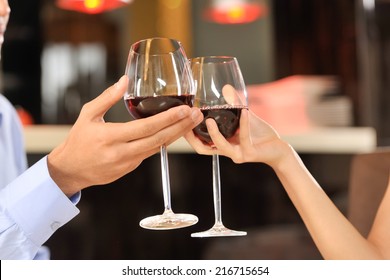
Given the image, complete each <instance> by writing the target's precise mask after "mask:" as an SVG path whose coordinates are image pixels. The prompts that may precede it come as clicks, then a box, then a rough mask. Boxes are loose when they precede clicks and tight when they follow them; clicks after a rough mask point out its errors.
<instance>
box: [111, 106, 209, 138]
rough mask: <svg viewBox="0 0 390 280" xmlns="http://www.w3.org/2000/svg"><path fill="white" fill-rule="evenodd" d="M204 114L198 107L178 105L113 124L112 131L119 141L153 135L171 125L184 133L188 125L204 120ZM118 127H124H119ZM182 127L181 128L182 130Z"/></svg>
mask: <svg viewBox="0 0 390 280" xmlns="http://www.w3.org/2000/svg"><path fill="white" fill-rule="evenodd" d="M202 118H203V115H202V113H201V112H200V110H199V109H198V108H190V107H188V106H186V105H183V106H177V107H174V108H171V109H169V110H167V111H164V112H162V113H159V114H157V115H155V116H151V117H148V118H145V119H139V120H134V121H130V122H127V123H115V124H112V127H113V129H112V133H113V134H116V135H115V137H116V139H118V141H121V142H129V141H133V140H137V139H141V138H146V137H149V136H153V135H155V134H156V133H158V132H159V131H161V130H163V129H166V128H168V127H170V126H173V125H176V124H179V126H175V128H174V129H176V130H179V131H178V133H181V134H184V133H185V132H187V131H184V129H185V127H187V126H195V125H197V124H199V123H200V122H201V121H202ZM118 127H122V128H121V129H118ZM180 129H181V130H180Z"/></svg>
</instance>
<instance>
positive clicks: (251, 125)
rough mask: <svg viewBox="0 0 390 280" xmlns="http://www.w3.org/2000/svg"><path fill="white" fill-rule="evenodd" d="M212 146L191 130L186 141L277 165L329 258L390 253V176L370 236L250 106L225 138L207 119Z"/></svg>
mask: <svg viewBox="0 0 390 280" xmlns="http://www.w3.org/2000/svg"><path fill="white" fill-rule="evenodd" d="M206 124H207V129H208V131H209V134H210V136H211V138H212V140H213V143H214V146H213V147H211V146H209V145H206V144H204V143H202V141H200V140H199V139H198V138H197V137H196V136H195V135H194V133H193V132H189V133H187V134H186V139H187V141H188V142H189V143H190V144H191V145H192V147H193V148H194V149H195V150H196V151H197V152H198V153H200V154H205V155H212V154H215V153H217V154H219V155H222V156H227V157H230V158H231V159H232V160H233V161H234V162H235V163H244V162H263V163H266V164H268V165H269V166H271V167H272V168H273V170H274V171H275V173H276V175H277V176H278V178H279V180H280V181H281V183H282V185H283V187H284V189H285V190H286V192H287V194H288V196H289V197H290V199H291V201H292V202H293V204H294V206H295V207H296V209H297V211H298V213H299V214H300V216H301V218H302V220H303V221H304V223H305V225H306V227H307V229H308V231H309V232H310V234H311V236H312V238H313V240H314V242H315V244H316V246H317V247H318V249H319V251H320V252H321V254H322V256H323V257H324V258H325V259H390V238H389V232H390V181H389V183H388V186H387V190H386V193H385V195H384V197H383V200H382V202H381V204H380V206H379V209H378V212H377V214H376V217H375V220H374V223H373V226H372V228H371V231H370V233H369V235H368V237H367V238H365V237H363V236H362V235H361V234H360V233H359V232H358V231H357V229H356V228H355V227H354V226H353V225H352V224H351V223H350V222H349V221H348V220H347V219H346V217H345V216H344V215H343V214H342V213H341V212H340V211H339V210H338V209H337V207H336V206H335V205H334V203H333V202H332V201H331V199H330V198H329V197H328V196H327V194H326V193H325V192H324V191H323V189H322V188H321V186H320V185H319V184H318V183H317V181H316V180H315V179H314V178H313V176H312V175H311V174H310V172H309V171H308V170H307V168H306V167H305V165H304V164H303V162H302V161H301V159H300V157H299V156H298V154H297V153H296V152H295V151H294V149H293V148H292V147H291V146H290V145H289V144H288V143H286V142H285V141H283V140H282V139H281V138H280V137H279V135H278V133H277V132H276V131H275V130H274V129H273V128H272V127H271V126H270V125H269V124H267V123H266V122H264V121H263V120H262V119H260V118H258V117H257V116H256V115H255V114H254V113H253V112H251V111H249V110H242V114H241V120H240V130H239V132H238V134H237V135H236V136H235V137H234V138H233V139H229V141H227V140H226V139H225V138H224V137H223V136H222V135H221V134H220V133H219V131H218V127H217V125H216V123H215V121H214V120H212V119H208V120H206ZM389 175H390V174H389Z"/></svg>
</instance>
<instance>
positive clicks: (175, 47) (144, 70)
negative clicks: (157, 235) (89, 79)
mask: <svg viewBox="0 0 390 280" xmlns="http://www.w3.org/2000/svg"><path fill="white" fill-rule="evenodd" d="M126 75H127V76H128V77H129V84H128V89H127V91H126V93H125V95H124V101H125V104H126V107H127V109H128V111H129V113H130V115H131V116H132V117H133V118H134V119H140V118H146V117H149V116H152V115H155V114H158V113H160V112H162V111H165V110H168V109H169V108H172V107H175V106H179V105H184V104H185V105H189V106H192V103H193V99H194V81H193V79H192V75H191V70H190V66H189V61H188V58H187V57H186V54H185V52H184V49H183V47H182V45H181V43H180V42H179V41H176V40H173V39H169V38H150V39H145V40H141V41H138V42H136V43H134V44H133V45H132V46H131V48H130V52H129V57H128V60H127V65H126ZM160 155H161V171H162V187H163V197H164V207H165V208H164V212H163V214H161V215H156V216H152V217H148V218H145V219H143V220H141V222H140V226H141V227H143V228H147V229H156V230H165V229H174V228H182V227H187V226H191V225H193V224H195V223H197V222H198V218H197V217H196V216H194V215H192V214H176V213H174V212H173V211H172V208H171V194H170V181H169V166H168V154H167V150H166V146H165V145H162V146H161V148H160Z"/></svg>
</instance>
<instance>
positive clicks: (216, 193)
mask: <svg viewBox="0 0 390 280" xmlns="http://www.w3.org/2000/svg"><path fill="white" fill-rule="evenodd" d="M213 197H214V213H215V224H216V225H222V210H221V179H220V175H219V156H218V155H213Z"/></svg>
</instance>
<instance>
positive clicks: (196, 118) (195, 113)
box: [191, 108, 202, 122]
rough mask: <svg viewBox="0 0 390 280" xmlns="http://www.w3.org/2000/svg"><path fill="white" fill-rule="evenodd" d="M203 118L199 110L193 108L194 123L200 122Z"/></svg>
mask: <svg viewBox="0 0 390 280" xmlns="http://www.w3.org/2000/svg"><path fill="white" fill-rule="evenodd" d="M201 117H202V113H201V112H200V110H199V109H197V108H192V113H191V118H192V120H193V121H194V122H197V121H200V118H201Z"/></svg>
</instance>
